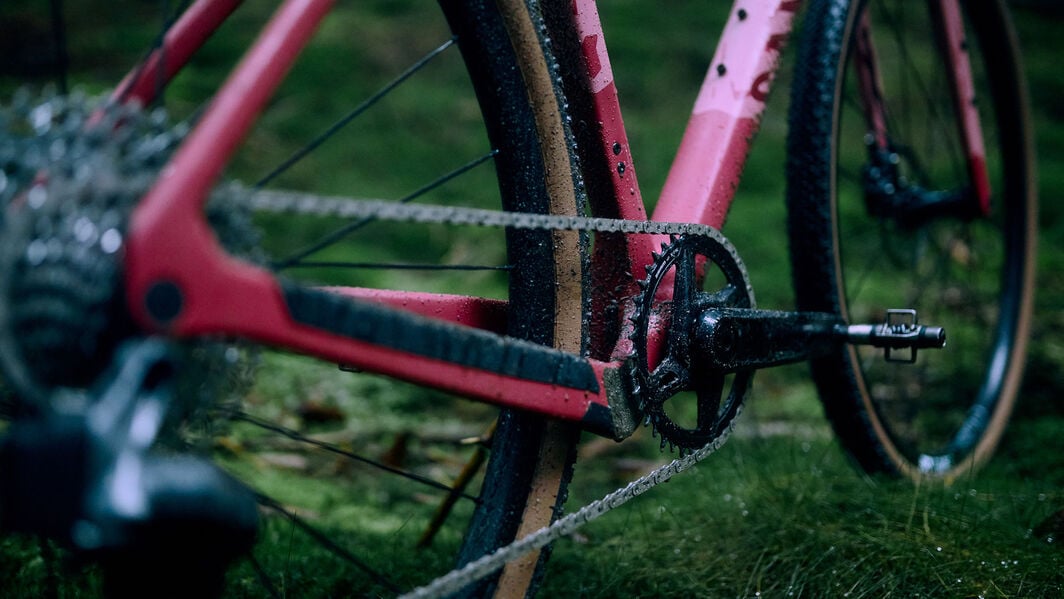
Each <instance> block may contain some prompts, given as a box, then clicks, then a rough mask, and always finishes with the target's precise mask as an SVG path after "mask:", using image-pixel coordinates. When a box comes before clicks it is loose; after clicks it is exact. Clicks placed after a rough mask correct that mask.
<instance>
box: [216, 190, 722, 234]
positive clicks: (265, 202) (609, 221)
mask: <svg viewBox="0 0 1064 599" xmlns="http://www.w3.org/2000/svg"><path fill="white" fill-rule="evenodd" d="M232 195H233V196H235V197H239V198H240V200H239V202H240V203H241V204H246V206H247V207H248V208H250V209H253V210H259V211H264V212H277V213H292V214H305V215H313V216H332V217H340V218H349V219H359V218H363V219H380V220H388V221H397V222H408V223H420V224H447V225H468V226H481V227H505V228H512V229H543V230H550V231H589V232H596V233H628V234H650V235H699V236H704V237H711V238H713V239H715V240H716V241H719V242H721V243H725V244H727V241H726V240H725V238H724V235H722V234H721V232H720V231H718V230H717V229H715V228H713V227H711V226H709V225H703V224H698V223H670V222H656V221H641V220H624V219H616V218H597V217H587V216H562V215H556V214H531V213H527V212H503V211H501V210H486V209H482V208H467V207H462V206H438V205H430V204H416V203H401V202H394V201H386V200H366V199H356V198H346V197H336V196H323V195H317V194H308V193H302V192H290V191H277V190H265V189H260V190H255V191H253V192H251V193H235V194H232ZM729 247H730V244H729Z"/></svg>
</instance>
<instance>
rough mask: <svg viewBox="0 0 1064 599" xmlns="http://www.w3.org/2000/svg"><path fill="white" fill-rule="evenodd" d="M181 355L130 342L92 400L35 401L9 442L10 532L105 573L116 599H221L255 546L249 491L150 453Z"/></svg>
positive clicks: (5, 479)
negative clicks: (230, 571) (56, 547)
mask: <svg viewBox="0 0 1064 599" xmlns="http://www.w3.org/2000/svg"><path fill="white" fill-rule="evenodd" d="M174 355H175V354H174V352H173V350H172V348H171V347H170V345H169V344H168V343H167V342H165V341H161V340H156V339H134V340H131V341H127V342H126V343H125V344H124V345H123V346H122V347H121V348H120V349H119V351H118V352H117V354H116V356H115V360H114V362H113V366H112V368H111V369H110V371H109V372H107V373H105V375H104V376H102V377H101V380H100V381H98V383H97V385H96V387H95V388H94V389H93V390H92V391H89V392H78V391H74V390H72V389H68V388H58V389H57V390H55V391H53V392H51V394H50V396H49V397H47V398H45V400H44V401H40V400H41V398H36V399H37V400H38V401H36V402H33V405H30V406H29V407H28V409H27V410H26V411H30V412H32V414H31V415H26V416H22V417H20V418H17V419H16V420H14V421H13V422H12V424H11V426H10V427H9V428H8V433H7V435H6V436H5V437H4V439H3V440H2V441H0V527H2V528H3V529H4V530H5V531H9V532H18V533H30V534H36V535H41V536H43V537H46V538H49V539H52V540H53V541H55V542H57V543H59V544H60V545H61V546H64V547H67V548H70V549H71V550H73V551H74V553H75V555H76V556H78V557H79V558H80V557H85V558H88V559H91V560H92V561H95V562H98V563H100V564H101V565H102V567H103V569H104V585H105V591H106V592H107V593H108V594H109V595H110V596H143V595H144V594H146V593H148V589H152V591H151V594H156V593H157V592H159V591H160V589H161V590H162V591H163V592H164V595H165V596H213V595H217V594H219V593H220V591H221V583H222V579H223V577H224V573H225V569H226V567H227V565H228V564H229V563H230V562H231V561H232V560H233V559H234V558H236V557H238V556H241V555H243V554H245V553H246V552H247V551H248V550H249V549H250V547H251V545H252V543H253V541H254V538H255V536H256V531H257V527H258V508H257V503H256V500H255V496H254V495H253V494H252V493H251V492H250V491H249V490H248V489H247V488H246V487H244V486H242V485H240V484H239V483H237V482H236V481H235V480H234V479H232V478H230V477H229V476H228V475H226V474H224V473H223V472H222V471H221V470H220V469H218V468H217V467H216V466H214V465H213V464H211V463H210V462H209V461H207V460H206V459H203V458H197V457H193V456H190V455H187V454H174V455H164V454H163V453H161V452H160V451H159V450H156V449H152V447H153V445H155V444H156V443H155V440H156V437H157V435H158V433H159V431H160V428H161V426H162V425H163V423H164V420H165V419H166V416H167V412H168V411H169V406H170V403H171V394H172V392H173V386H174V374H175V372H176V370H177V364H176V358H175V357H174ZM112 572H113V573H114V575H112Z"/></svg>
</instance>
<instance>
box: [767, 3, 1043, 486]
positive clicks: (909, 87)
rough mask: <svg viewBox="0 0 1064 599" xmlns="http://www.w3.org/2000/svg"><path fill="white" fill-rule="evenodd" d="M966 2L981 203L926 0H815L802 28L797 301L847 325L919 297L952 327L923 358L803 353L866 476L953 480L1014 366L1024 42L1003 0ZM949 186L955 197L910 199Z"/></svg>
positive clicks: (1024, 252)
mask: <svg viewBox="0 0 1064 599" xmlns="http://www.w3.org/2000/svg"><path fill="white" fill-rule="evenodd" d="M961 4H962V8H963V9H964V10H963V13H964V27H965V31H966V32H967V37H966V40H965V41H966V49H967V54H968V56H969V58H970V61H971V65H972V73H973V77H974V84H975V93H976V97H975V99H974V101H975V102H976V106H977V107H978V115H979V121H980V127H981V128H982V132H983V136H984V139H985V146H986V153H987V157H986V162H987V168H988V171H989V178H990V186H991V191H992V195H991V197H990V209H989V212H988V213H986V214H981V213H979V209H978V202H977V201H976V200H975V199H974V198H973V196H972V194H973V193H974V192H973V191H972V190H973V188H974V187H975V186H974V184H973V183H972V180H973V179H972V176H971V175H970V171H969V168H968V165H967V163H966V156H965V151H964V144H963V142H962V140H961V137H960V128H959V120H958V116H957V114H956V113H957V110H956V107H955V104H954V103H953V99H952V95H951V88H950V85H949V81H950V79H951V78H950V77H949V72H948V71H947V70H946V69H947V68H948V67H947V66H946V60H945V57H944V56H943V52H942V45H941V43H940V41H939V37H938V36H937V35H936V33H935V29H934V28H933V27H932V25H931V23H932V21H933V15H932V13H931V10H930V9H931V8H933V7H934V6H935V5H936V3H927V4H924V3H910V2H900V1H899V2H891V1H885V0H882V1H881V0H868V1H858V0H854V1H852V2H850V1H847V0H823V1H819V2H814V3H813V5H812V6H811V7H810V10H809V11H808V16H807V17H806V20H805V25H804V26H803V39H802V41H801V47H800V49H799V57H798V65H797V67H796V68H797V72H796V75H795V85H794V89H793V96H792V103H791V109H790V111H791V112H790V126H791V130H790V133H789V138H788V156H789V160H788V165H787V166H788V169H787V176H788V195H787V198H788V214H789V235H790V243H791V260H792V271H793V273H794V283H795V290H796V295H797V301H798V308H799V309H800V310H814V311H827V312H835V313H838V314H840V315H842V316H843V317H844V318H845V319H847V320H848V321H849V322H852V323H858V322H876V321H883V320H884V318H885V315H886V310H887V309H889V308H914V309H916V310H917V311H918V313H919V317H920V319H921V321H923V322H925V323H928V324H933V325H935V326H942V327H944V328H945V329H946V332H947V335H948V344H947V348H946V349H945V350H944V351H942V352H938V353H935V354H934V355H926V356H922V357H921V358H920V360H919V361H918V362H917V363H916V364H897V363H892V362H887V361H884V360H883V359H882V357H880V356H878V355H877V354H876V352H874V351H872V350H866V349H864V348H857V347H846V348H844V349H841V350H840V351H839V352H837V353H836V354H834V355H832V356H830V357H828V358H825V359H821V360H817V361H815V362H814V363H813V366H812V368H813V376H814V378H815V380H816V384H817V386H818V389H819V391H820V394H821V398H822V401H823V403H824V407H825V411H826V412H827V415H828V416H829V418H830V419H831V422H832V424H833V426H834V428H835V431H836V433H837V434H838V436H839V438H840V440H841V442H842V444H843V445H844V446H845V447H846V449H847V450H848V451H849V452H850V453H851V454H852V455H853V456H854V458H855V459H856V461H857V462H858V463H859V464H860V465H861V466H862V467H863V468H864V469H866V470H868V471H870V472H888V473H893V474H902V475H906V476H910V477H914V478H916V477H921V476H935V477H944V478H946V479H951V478H953V477H956V476H957V475H959V474H961V473H964V472H967V471H969V470H971V469H972V468H974V467H976V466H978V465H979V464H980V463H982V462H984V461H985V460H986V459H987V458H988V457H989V456H990V454H991V453H992V451H993V449H994V447H995V445H996V444H997V442H998V440H999V438H1000V436H1001V433H1002V430H1003V428H1004V426H1005V424H1006V422H1007V420H1008V417H1009V414H1010V412H1011V410H1012V406H1013V404H1014V402H1015V400H1016V394H1017V391H1018V387H1019V382H1020V378H1021V374H1022V370H1023V366H1024V356H1025V348H1026V343H1027V336H1028V331H1029V328H1030V315H1031V307H1032V296H1033V292H1034V259H1035V236H1036V217H1035V213H1036V198H1035V186H1034V175H1033V164H1034V158H1033V154H1032V152H1033V151H1032V148H1031V141H1030V140H1031V137H1030V133H1029V132H1030V129H1029V124H1028V117H1027V109H1026V103H1025V92H1024V88H1023V81H1022V75H1021V68H1020V66H1019V55H1018V51H1017V46H1016V41H1015V36H1014V35H1013V33H1012V31H1011V28H1010V25H1009V19H1008V15H1007V14H1006V11H1005V9H1004V7H1003V6H1002V3H1000V2H996V1H995V2H962V3H961ZM859 48H860V49H859ZM869 48H871V50H869ZM870 65H871V66H873V67H874V68H870ZM869 73H871V76H868V75H869ZM863 76H865V77H866V79H865V81H866V83H865V84H864V85H862V83H861V78H862V77H863ZM870 80H871V81H875V82H876V85H874V87H875V89H877V90H878V93H876V94H870V93H869V92H868V91H867V90H868V89H869V88H870V85H869V84H868V81H870ZM862 89H864V90H865V91H864V92H863V93H862ZM877 118H880V119H881V120H880V121H879V123H880V124H879V125H878V127H879V129H878V131H879V132H878V133H877V125H876V119H877ZM883 132H885V136H884V135H882V134H881V133H883ZM943 199H948V200H956V202H955V203H954V204H952V205H950V206H949V207H947V208H945V209H939V207H941V206H943V205H944V204H941V203H940V204H938V207H936V208H935V209H933V210H930V211H926V210H925V211H923V212H921V210H923V207H926V206H928V205H930V204H933V203H935V202H936V201H938V200H943ZM914 203H915V204H919V205H920V206H921V208H919V209H913V204H914Z"/></svg>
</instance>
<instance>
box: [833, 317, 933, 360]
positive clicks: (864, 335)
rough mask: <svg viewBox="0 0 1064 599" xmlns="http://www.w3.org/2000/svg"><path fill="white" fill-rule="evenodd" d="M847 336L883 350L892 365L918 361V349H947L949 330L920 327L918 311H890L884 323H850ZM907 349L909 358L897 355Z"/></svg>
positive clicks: (846, 328) (857, 341) (852, 341)
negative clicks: (947, 332)
mask: <svg viewBox="0 0 1064 599" xmlns="http://www.w3.org/2000/svg"><path fill="white" fill-rule="evenodd" d="M844 334H845V337H846V341H847V342H849V343H853V344H855V345H871V346H873V347H880V348H883V349H884V350H885V357H886V359H887V360H888V361H890V362H909V363H911V362H915V361H916V352H917V350H920V349H940V348H943V347H945V346H946V330H945V329H943V328H942V327H928V326H923V325H921V324H919V322H918V320H917V317H916V310H887V317H886V320H885V321H884V322H882V323H880V324H851V325H848V326H846V327H845V332H844ZM904 349H907V350H909V352H908V355H907V356H905V357H902V358H899V357H896V356H895V355H894V354H895V353H896V352H897V350H904Z"/></svg>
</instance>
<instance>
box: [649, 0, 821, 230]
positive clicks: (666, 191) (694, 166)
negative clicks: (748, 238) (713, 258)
mask: <svg viewBox="0 0 1064 599" xmlns="http://www.w3.org/2000/svg"><path fill="white" fill-rule="evenodd" d="M800 5H801V2H800V0H753V1H752V0H736V2H735V5H734V6H733V7H732V11H731V13H730V14H729V16H728V23H727V25H726V27H725V29H724V33H723V35H722V36H721V39H720V41H719V42H718V43H717V51H716V53H715V54H714V56H713V62H711V63H710V65H709V71H708V72H707V73H706V78H705V80H704V81H703V83H702V89H701V91H700V92H699V94H698V99H697V100H696V101H695V106H694V110H693V111H692V114H691V119H690V120H689V121H688V123H687V129H686V131H684V136H683V140H682V141H681V142H680V149H679V152H678V153H677V155H676V159H675V161H674V162H673V164H672V168H671V169H670V170H669V176H668V178H667V179H666V181H665V186H664V188H663V189H662V192H661V198H660V200H659V201H658V205H657V207H656V209H655V210H654V216H653V220H656V221H667V222H691V221H697V222H700V223H703V224H707V225H710V226H712V227H716V228H718V229H719V228H721V227H722V226H723V225H724V220H725V218H726V217H727V214H728V209H729V208H730V207H731V203H732V200H733V198H734V197H735V190H736V188H737V187H738V185H739V176H740V175H741V173H742V168H743V164H744V163H745V161H746V156H747V153H748V152H749V150H750V142H751V140H752V138H753V136H754V134H755V133H756V132H757V129H758V125H759V122H760V119H761V114H762V113H763V112H764V110H765V101H766V99H767V97H768V92H769V87H770V85H771V83H772V80H773V78H774V77H775V74H776V69H777V68H778V67H779V61H780V51H781V50H782V49H783V46H784V45H785V44H786V42H787V38H788V37H789V35H790V32H791V28H792V26H793V22H794V17H795V13H797V11H798V8H799V6H800Z"/></svg>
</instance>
